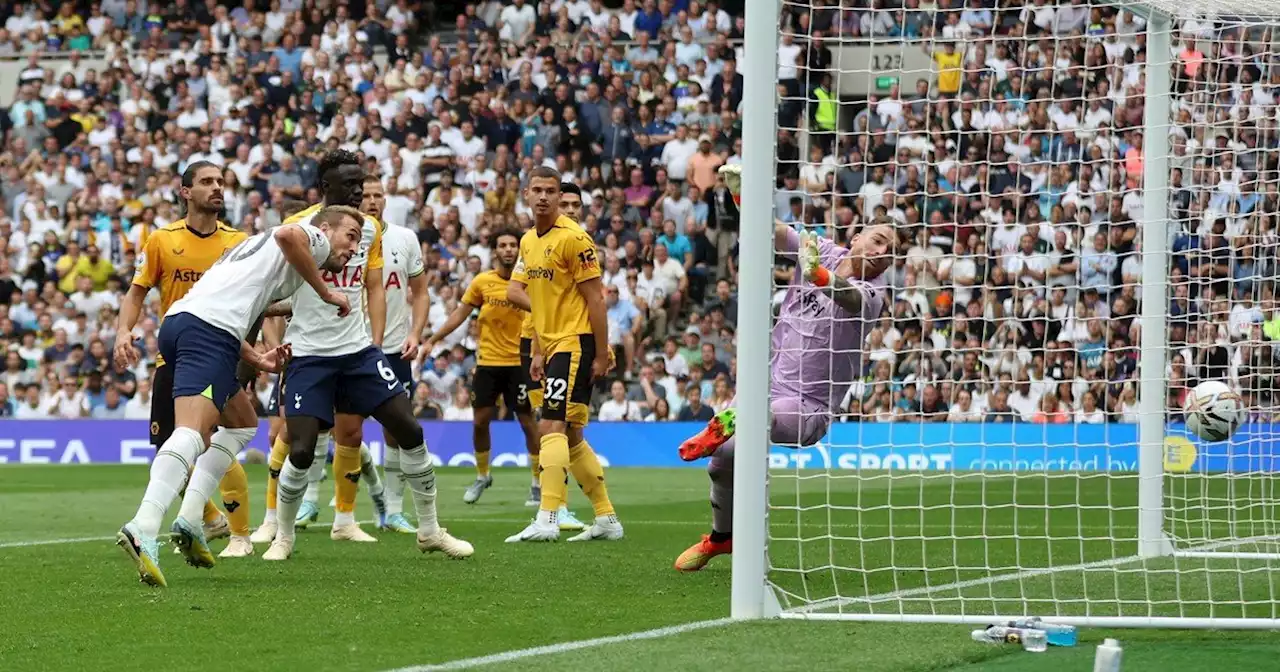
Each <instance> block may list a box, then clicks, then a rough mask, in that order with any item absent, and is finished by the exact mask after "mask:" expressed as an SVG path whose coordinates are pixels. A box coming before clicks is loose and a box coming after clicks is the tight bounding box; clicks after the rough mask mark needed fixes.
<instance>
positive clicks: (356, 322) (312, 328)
mask: <svg viewBox="0 0 1280 672" xmlns="http://www.w3.org/2000/svg"><path fill="white" fill-rule="evenodd" d="M321 207H322V206H321V205H313V206H311V207H309V208H307V209H306V210H303V211H302V212H299V213H298V214H296V215H294V216H292V217H290V218H288V219H286V220H285V221H284V223H285V224H295V223H307V224H310V223H311V221H312V220H313V219H315V216H316V214H318V213H319V212H320V209H321ZM382 267H383V260H382V224H381V223H380V222H378V220H376V219H374V218H373V217H370V216H368V215H365V218H364V226H363V228H362V230H361V235H360V247H359V248H357V249H356V253H355V254H353V255H352V256H351V260H350V261H348V262H347V266H346V267H345V268H343V269H342V270H341V271H339V272H337V273H332V272H330V271H322V272H321V277H322V278H323V279H324V281H325V283H326V284H328V285H329V287H331V288H333V289H335V290H337V291H338V292H340V293H342V294H344V295H346V297H347V301H348V302H349V303H350V305H351V312H350V313H349V314H348V315H347V316H346V317H338V310H337V308H334V307H333V306H331V305H329V304H327V303H325V302H324V301H322V300H320V295H319V294H316V291H315V290H314V289H312V288H311V287H310V286H304V287H302V288H301V289H299V290H298V293H297V294H296V295H295V296H294V297H293V319H292V320H291V321H290V322H289V326H288V327H287V328H286V329H285V332H284V338H285V342H287V343H289V344H291V345H292V346H293V356H294V357H337V356H340V355H349V354H351V353H354V352H360V351H361V350H363V349H365V348H367V347H369V346H371V345H373V340H372V339H371V338H369V329H368V327H367V326H366V322H365V320H366V318H365V310H364V308H365V306H364V275H365V272H366V271H369V270H376V269H380V268H382Z"/></svg>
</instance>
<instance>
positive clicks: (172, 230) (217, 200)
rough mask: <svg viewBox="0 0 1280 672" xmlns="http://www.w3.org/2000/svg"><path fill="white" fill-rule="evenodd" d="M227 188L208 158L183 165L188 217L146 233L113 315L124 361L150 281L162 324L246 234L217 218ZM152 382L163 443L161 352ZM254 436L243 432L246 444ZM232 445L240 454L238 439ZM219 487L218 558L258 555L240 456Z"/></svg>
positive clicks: (208, 511) (238, 422)
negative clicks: (251, 539) (224, 539)
mask: <svg viewBox="0 0 1280 672" xmlns="http://www.w3.org/2000/svg"><path fill="white" fill-rule="evenodd" d="M222 188H223V184H222V169H220V168H218V166H216V165H214V164H212V163H209V162H208V161H197V162H195V163H192V164H191V165H190V166H187V169H186V170H185V171H183V173H182V186H181V188H180V195H181V196H182V198H183V200H184V202H185V204H186V217H185V218H183V219H180V220H178V221H176V222H174V223H172V224H169V225H168V226H165V227H163V228H161V229H159V230H158V231H155V232H154V233H152V234H151V235H150V236H148V237H147V241H146V244H145V245H144V246H143V248H142V252H141V253H140V254H139V255H138V271H137V273H136V274H135V275H134V277H133V284H132V285H130V287H129V291H128V293H127V294H125V297H124V301H123V302H122V304H121V306H120V316H119V318H118V319H117V321H116V333H117V334H119V335H120V337H119V338H117V340H116V345H115V353H114V355H115V360H116V362H117V363H118V364H120V365H121V366H126V367H132V366H134V365H136V364H137V362H138V350H137V349H136V348H135V347H134V344H133V343H132V342H131V340H130V339H129V335H130V334H131V333H133V328H134V326H135V325H136V324H137V323H138V317H139V315H141V314H142V307H143V302H144V301H145V300H146V297H147V294H148V293H149V292H150V291H151V288H153V287H155V288H158V289H159V292H160V315H161V319H162V324H163V316H164V315H165V314H166V313H168V312H169V308H170V307H171V306H172V305H173V304H174V302H176V301H177V300H179V299H181V298H182V297H183V296H185V295H186V293H187V292H188V291H190V289H191V287H192V286H194V285H195V283H196V281H197V280H199V279H200V276H201V275H203V274H204V273H205V272H206V271H208V270H209V267H211V266H213V264H214V262H216V261H217V260H218V258H219V257H221V256H222V254H223V253H224V252H226V251H227V250H229V249H231V248H232V247H235V246H236V245H238V244H240V242H241V241H243V240H244V239H245V237H246V236H245V234H244V233H243V232H241V231H237V230H236V229H234V228H232V227H231V226H228V225H227V224H224V223H222V222H220V221H218V214H219V213H221V212H222V205H223V204H222ZM151 384H152V390H153V392H152V401H151V445H153V446H155V447H156V449H157V450H159V448H160V447H161V446H163V445H164V443H165V441H167V440H168V439H169V436H170V435H172V434H173V428H174V424H173V423H174V416H173V413H174V410H173V384H174V381H173V367H172V366H167V365H166V362H165V361H164V358H163V357H157V358H156V370H155V374H154V377H153V378H152V382H151ZM244 410H245V409H244V407H243V406H240V405H238V404H236V405H232V406H230V407H229V410H228V413H227V417H226V421H227V422H228V423H229V424H228V425H227V428H228V431H229V432H230V434H229V435H228V436H233V437H235V439H236V442H237V444H238V448H239V449H242V448H243V447H244V445H245V444H241V443H239V440H240V439H241V438H244V437H249V438H252V436H253V431H256V429H257V426H258V421H257V418H256V417H255V418H253V419H252V420H251V419H250V418H249V417H248V415H246V414H245V413H243V411H244ZM232 430H234V431H232ZM249 438H244V440H245V442H246V443H247V442H248V440H249ZM228 448H230V449H232V450H235V452H236V453H239V449H237V446H236V445H232V446H228ZM219 490H220V491H221V495H222V505H223V506H224V507H226V509H227V515H226V516H223V515H222V512H220V511H218V509H217V507H215V506H214V505H213V502H211V501H208V502H206V504H205V507H204V512H203V516H202V517H203V520H204V534H205V539H206V541H212V540H214V539H219V538H221V537H224V536H226V535H227V534H228V533H230V534H231V541H230V543H229V544H228V545H227V547H226V548H225V549H224V550H223V551H222V553H220V554H218V557H221V558H241V557H245V556H249V555H253V544H251V543H249V492H248V490H249V483H248V477H247V476H246V475H245V472H244V467H242V466H240V462H239V461H238V460H236V461H233V462H232V463H231V467H230V469H228V470H227V473H226V475H225V476H224V477H223V478H222V481H221V483H220V484H219Z"/></svg>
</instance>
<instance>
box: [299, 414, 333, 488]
mask: <svg viewBox="0 0 1280 672" xmlns="http://www.w3.org/2000/svg"><path fill="white" fill-rule="evenodd" d="M315 456H316V458H315V459H314V460H312V462H311V468H310V469H307V493H306V494H305V495H303V497H302V501H304V502H310V503H312V504H316V503H318V502H319V501H320V481H323V480H324V467H325V464H324V462H325V460H326V459H327V458H328V457H329V432H320V435H319V436H317V437H316V447H315Z"/></svg>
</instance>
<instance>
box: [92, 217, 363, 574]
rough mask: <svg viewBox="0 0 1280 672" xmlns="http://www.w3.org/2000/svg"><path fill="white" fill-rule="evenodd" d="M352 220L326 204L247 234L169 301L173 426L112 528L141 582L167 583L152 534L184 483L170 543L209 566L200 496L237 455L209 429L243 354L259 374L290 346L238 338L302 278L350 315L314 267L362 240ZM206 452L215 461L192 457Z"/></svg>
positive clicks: (167, 353)
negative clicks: (136, 495) (121, 521)
mask: <svg viewBox="0 0 1280 672" xmlns="http://www.w3.org/2000/svg"><path fill="white" fill-rule="evenodd" d="M359 224H360V220H359V213H358V212H357V211H354V210H352V209H340V208H339V209H330V210H328V211H326V212H324V213H322V214H321V215H320V216H318V217H316V218H315V220H314V221H313V222H312V223H311V224H298V225H293V226H282V227H279V228H277V229H276V230H274V231H272V232H271V233H262V234H258V235H256V236H253V237H251V238H249V239H247V240H245V241H244V242H242V243H240V244H239V245H238V246H236V247H234V248H232V249H231V250H228V251H227V253H226V254H225V255H224V256H223V258H222V259H220V260H219V261H218V262H217V263H216V264H214V265H213V266H212V267H211V268H210V269H209V270H208V271H206V272H205V274H204V275H203V277H201V279H200V281H199V282H197V283H196V284H195V286H193V287H192V288H191V290H190V291H189V292H187V294H186V295H185V296H183V297H182V298H181V299H180V300H178V301H176V302H174V304H173V305H172V306H170V308H169V311H168V313H166V315H165V320H164V322H163V326H162V327H161V328H160V338H159V340H160V351H161V353H162V355H163V356H164V358H165V361H166V362H169V363H171V364H172V366H174V367H175V368H174V389H173V396H174V424H175V428H174V430H173V434H172V435H171V436H170V437H169V439H168V440H166V441H165V442H164V445H163V446H161V447H160V450H159V451H158V452H157V453H156V459H155V461H154V462H152V463H151V478H150V481H149V482H148V484H147V489H146V492H145V493H144V494H143V497H142V503H141V504H140V505H139V506H138V512H137V514H135V515H134V517H133V520H130V521H129V522H128V523H125V525H124V527H122V528H121V529H120V533H119V534H118V535H117V541H116V543H117V544H118V545H119V546H120V547H121V548H123V549H124V551H125V552H126V553H127V554H128V555H129V558H130V559H131V560H132V561H133V562H134V564H135V566H136V567H137V570H138V575H139V577H140V578H141V580H142V582H143V583H147V584H150V585H154V586H164V585H166V583H165V578H164V574H162V573H161V572H160V563H159V560H160V558H159V552H158V551H159V549H158V543H157V541H156V535H158V534H159V532H160V525H161V523H162V522H163V520H164V515H165V513H167V512H168V509H169V506H170V505H171V504H172V503H173V500H174V499H175V498H176V497H177V496H178V493H179V492H180V491H181V490H182V488H183V486H184V484H185V485H187V490H186V494H185V495H184V496H183V501H182V508H181V510H180V511H179V513H178V518H177V520H175V521H174V523H173V533H174V537H175V541H177V543H178V547H179V548H180V549H182V551H183V555H185V556H186V557H187V561H188V562H190V563H192V564H197V565H198V566H212V565H213V554H212V552H211V551H210V549H209V547H208V544H207V542H206V541H205V539H204V532H203V530H202V529H201V524H200V521H201V517H202V511H203V509H204V502H205V501H206V500H207V499H208V497H209V496H210V495H211V494H212V493H214V492H216V491H217V487H218V481H219V480H221V479H222V476H223V474H225V473H226V470H227V468H228V467H229V466H230V465H231V461H232V460H233V459H235V455H234V454H232V453H231V452H230V451H228V450H221V449H220V450H216V451H208V452H207V453H206V449H207V448H208V447H209V445H210V442H211V437H210V433H211V432H212V430H213V428H214V426H215V425H216V424H217V422H218V418H219V415H220V414H221V412H222V409H223V407H224V406H225V405H226V404H227V403H228V401H229V400H230V399H231V398H232V397H233V396H235V395H237V394H244V393H245V392H244V389H243V388H241V387H240V384H239V382H238V381H237V379H236V365H237V364H238V363H239V361H240V359H241V358H242V357H243V358H244V359H246V360H247V361H249V362H250V363H251V364H253V365H254V366H256V367H257V368H259V369H263V370H267V371H272V370H279V368H280V366H281V364H282V363H283V361H282V360H284V359H287V358H288V346H280V347H279V348H276V349H275V350H272V351H271V352H269V353H268V354H267V355H261V354H259V353H257V352H256V351H255V350H254V349H253V348H252V347H251V346H250V345H249V344H247V343H246V342H245V341H244V338H245V335H246V334H247V333H248V331H249V328H250V327H251V326H252V325H253V323H254V322H256V321H257V319H258V317H259V316H260V315H262V314H264V313H265V312H266V310H267V307H268V306H269V305H271V304H272V303H274V302H276V301H280V300H283V299H286V298H288V297H290V296H292V295H293V294H294V293H295V292H297V291H298V288H299V287H302V286H303V285H304V284H306V285H308V286H310V287H311V288H313V291H314V292H315V293H316V295H317V296H318V297H320V300H321V301H322V302H324V304H325V305H326V306H327V307H328V308H327V309H328V310H330V311H334V312H338V313H340V314H344V315H345V314H346V313H347V312H349V311H350V306H349V302H348V300H347V298H346V297H345V296H343V295H341V294H339V293H337V292H335V291H332V290H331V289H329V287H328V286H326V285H325V283H324V281H323V280H322V279H321V275H320V268H321V267H323V268H324V269H326V270H329V271H332V269H341V268H343V267H345V266H346V264H347V261H348V260H350V259H351V257H352V255H353V254H354V253H355V251H356V249H357V245H358V244H359V242H360V230H359ZM226 431H227V430H221V431H219V432H218V433H216V434H213V436H212V442H213V443H215V444H218V445H220V446H222V445H229V444H230V443H231V441H230V440H229V439H228V438H227V437H224V436H221V435H222V434H223V433H225V432H226ZM210 453H212V454H213V456H214V459H205V460H200V461H197V458H199V457H201V456H202V454H210ZM193 464H194V465H195V466H196V469H195V471H194V472H192V465H193ZM188 474H191V482H190V483H189V484H188V483H187V475H188Z"/></svg>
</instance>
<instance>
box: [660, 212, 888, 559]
mask: <svg viewBox="0 0 1280 672" xmlns="http://www.w3.org/2000/svg"><path fill="white" fill-rule="evenodd" d="M896 242H897V235H896V234H895V233H894V231H893V228H892V227H890V226H888V225H885V224H875V225H871V226H868V227H866V228H864V229H863V230H862V231H860V232H859V233H857V234H855V235H854V236H853V238H852V239H851V240H850V241H849V247H848V248H844V247H841V246H840V245H837V244H836V243H834V242H832V241H830V240H827V239H826V238H818V237H817V235H816V234H814V233H812V232H809V233H803V234H802V233H797V232H796V231H795V229H793V228H791V227H790V226H788V225H786V224H783V223H778V224H776V226H775V229H774V245H775V247H776V248H777V250H778V251H779V252H782V253H784V254H786V253H791V254H795V255H797V262H798V263H797V266H796V274H795V284H793V285H792V286H791V287H790V288H788V290H787V294H786V297H785V299H784V300H783V304H782V311H781V314H780V316H779V318H778V322H777V324H776V325H775V326H774V328H773V348H772V349H773V356H772V358H771V360H770V362H769V366H770V372H771V375H770V388H769V399H770V402H769V405H770V410H771V415H772V426H771V428H770V436H769V438H770V440H771V441H772V442H774V443H778V444H782V445H787V446H797V447H798V446H811V445H813V444H815V443H817V442H818V440H819V439H821V438H822V436H823V435H824V434H826V432H827V428H828V426H829V425H830V424H831V416H832V409H834V408H836V406H837V405H838V404H839V403H840V401H841V400H842V399H843V398H844V395H845V393H846V392H847V391H848V389H849V385H850V384H851V382H852V381H853V379H854V377H855V376H856V375H858V373H859V372H860V370H861V368H862V357H861V350H862V342H863V331H864V327H865V325H867V324H870V323H873V322H874V321H875V320H876V319H878V318H879V317H880V311H881V309H882V308H883V307H884V305H885V301H886V300H887V290H886V286H885V283H884V280H883V278H882V277H881V276H882V275H883V274H884V272H885V270H886V269H888V267H889V264H890V263H892V260H893V249H894V246H895V244H896ZM735 413H736V411H735V409H734V408H732V405H731V407H730V408H727V409H725V410H723V411H721V412H720V413H719V414H718V415H716V417H714V418H712V419H711V421H710V422H708V423H707V426H706V428H704V429H703V430H702V431H701V432H699V433H698V434H697V435H695V436H694V437H693V438H690V439H688V440H687V441H685V442H684V443H683V444H682V445H681V446H680V457H681V458H683V459H685V460H687V461H692V460H696V459H699V458H702V457H707V456H710V457H711V464H710V466H709V467H708V469H707V471H708V473H709V475H710V476H711V516H712V523H711V533H710V534H706V535H703V537H702V539H701V540H700V541H699V542H698V543H696V544H694V545H693V546H690V547H689V548H688V549H687V550H685V552H684V553H681V554H680V557H678V558H677V559H676V561H675V568H676V569H678V570H680V571H685V572H693V571H697V570H700V569H702V568H703V567H704V566H706V564H707V562H708V561H710V560H711V558H714V557H715V556H717V555H723V554H726V553H732V552H733V463H734V446H735V441H734V438H733V435H734V424H735V423H734V421H735Z"/></svg>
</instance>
